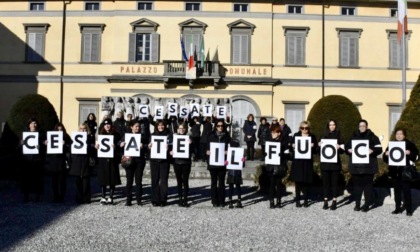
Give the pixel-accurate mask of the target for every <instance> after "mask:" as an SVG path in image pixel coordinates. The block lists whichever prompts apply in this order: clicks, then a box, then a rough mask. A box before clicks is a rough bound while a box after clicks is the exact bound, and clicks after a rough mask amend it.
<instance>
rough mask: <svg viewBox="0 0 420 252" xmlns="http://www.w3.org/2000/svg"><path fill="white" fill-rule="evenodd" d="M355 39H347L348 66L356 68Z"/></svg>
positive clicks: (356, 50) (356, 49)
mask: <svg viewBox="0 0 420 252" xmlns="http://www.w3.org/2000/svg"><path fill="white" fill-rule="evenodd" d="M357 52H358V48H357V38H349V66H353V67H356V66H357V54H358V53H357Z"/></svg>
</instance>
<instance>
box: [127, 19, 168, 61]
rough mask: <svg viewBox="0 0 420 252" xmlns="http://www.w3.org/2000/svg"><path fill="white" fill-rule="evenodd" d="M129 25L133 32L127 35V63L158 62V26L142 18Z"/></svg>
mask: <svg viewBox="0 0 420 252" xmlns="http://www.w3.org/2000/svg"><path fill="white" fill-rule="evenodd" d="M131 25H132V26H133V32H132V33H130V34H129V56H128V60H129V62H159V38H160V37H159V34H157V33H156V30H157V26H158V24H157V23H155V22H153V21H150V20H148V19H145V18H144V19H140V20H138V21H136V22H133V23H131Z"/></svg>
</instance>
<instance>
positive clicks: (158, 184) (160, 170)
mask: <svg viewBox="0 0 420 252" xmlns="http://www.w3.org/2000/svg"><path fill="white" fill-rule="evenodd" d="M153 136H167V137H168V142H167V143H164V144H163V146H164V148H166V152H167V154H166V157H167V158H165V159H158V158H152V157H150V175H151V177H152V205H153V206H166V205H167V201H168V177H169V165H170V162H169V155H168V154H169V151H170V149H169V144H172V138H171V135H170V133H169V130H168V129H167V128H166V124H165V123H164V122H163V121H161V120H158V121H157V122H156V123H155V131H154V132H153V134H152V137H153ZM151 148H152V143H149V149H151Z"/></svg>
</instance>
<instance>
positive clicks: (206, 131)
mask: <svg viewBox="0 0 420 252" xmlns="http://www.w3.org/2000/svg"><path fill="white" fill-rule="evenodd" d="M202 124H203V132H202V133H201V138H200V143H204V144H207V143H208V142H209V136H210V134H211V133H212V128H213V126H212V124H211V122H208V121H203V122H202Z"/></svg>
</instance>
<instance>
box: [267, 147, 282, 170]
mask: <svg viewBox="0 0 420 252" xmlns="http://www.w3.org/2000/svg"><path fill="white" fill-rule="evenodd" d="M280 152H281V144H280V143H279V142H268V141H267V142H265V153H267V155H266V156H265V160H264V161H265V164H269V165H279V164H280V162H281V160H280V155H279V154H280Z"/></svg>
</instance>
